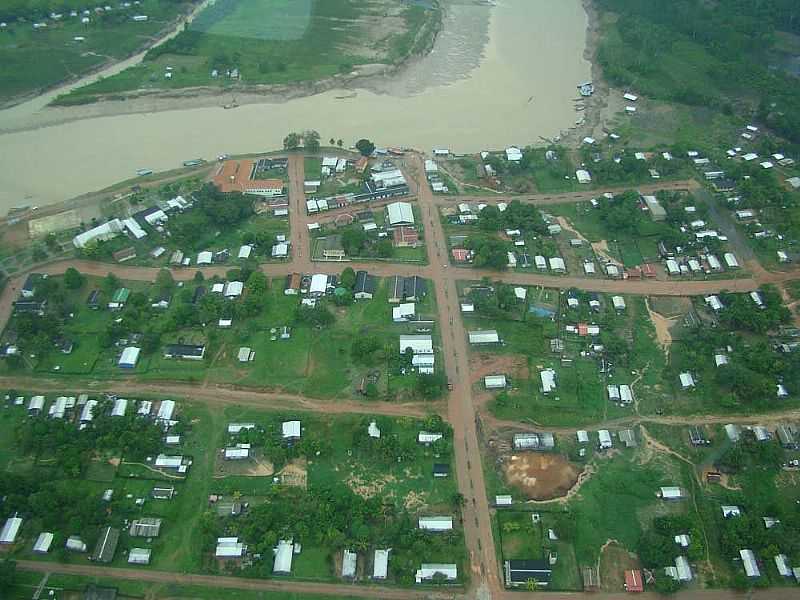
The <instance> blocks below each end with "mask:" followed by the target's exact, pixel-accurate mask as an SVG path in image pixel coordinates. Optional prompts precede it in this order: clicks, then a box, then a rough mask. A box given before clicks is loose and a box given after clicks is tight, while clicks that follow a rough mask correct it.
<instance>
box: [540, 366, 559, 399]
mask: <svg viewBox="0 0 800 600" xmlns="http://www.w3.org/2000/svg"><path fill="white" fill-rule="evenodd" d="M539 378H540V379H541V381H542V393H543V394H549V393H550V392H552V391H553V390H554V389H556V372H555V371H554V370H553V369H545V370H543V371H540V372H539Z"/></svg>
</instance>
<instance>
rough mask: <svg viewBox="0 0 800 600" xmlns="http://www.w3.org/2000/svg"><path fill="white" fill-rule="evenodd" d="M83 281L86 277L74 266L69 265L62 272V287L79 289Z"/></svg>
mask: <svg viewBox="0 0 800 600" xmlns="http://www.w3.org/2000/svg"><path fill="white" fill-rule="evenodd" d="M85 281H86V278H85V277H84V276H83V275H81V273H80V271H78V269H76V268H74V267H69V268H68V269H67V270H66V271H65V272H64V287H66V288H67V289H68V290H79V289H80V288H81V287H83V283H84V282H85Z"/></svg>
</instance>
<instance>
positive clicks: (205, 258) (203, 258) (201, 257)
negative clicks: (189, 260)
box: [197, 250, 214, 265]
mask: <svg viewBox="0 0 800 600" xmlns="http://www.w3.org/2000/svg"><path fill="white" fill-rule="evenodd" d="M212 260H214V255H213V254H212V253H211V251H210V250H203V251H202V252H200V253H198V254H197V264H198V265H210V264H211V261H212Z"/></svg>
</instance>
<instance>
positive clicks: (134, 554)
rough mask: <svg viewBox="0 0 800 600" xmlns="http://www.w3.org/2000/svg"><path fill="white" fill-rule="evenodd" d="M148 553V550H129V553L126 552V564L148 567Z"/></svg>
mask: <svg viewBox="0 0 800 600" xmlns="http://www.w3.org/2000/svg"><path fill="white" fill-rule="evenodd" d="M150 552H151V550H150V548H131V550H130V552H128V564H131V565H149V564H150Z"/></svg>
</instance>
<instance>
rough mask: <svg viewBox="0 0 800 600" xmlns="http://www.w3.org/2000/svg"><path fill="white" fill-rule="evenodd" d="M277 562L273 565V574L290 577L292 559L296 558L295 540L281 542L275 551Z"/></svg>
mask: <svg viewBox="0 0 800 600" xmlns="http://www.w3.org/2000/svg"><path fill="white" fill-rule="evenodd" d="M273 552H274V553H275V560H274V562H273V564H272V573H273V574H275V575H290V574H291V572H292V558H293V557H294V542H293V540H290V539H289V540H280V541H279V542H278V545H277V546H276V547H275V548H274V549H273Z"/></svg>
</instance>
